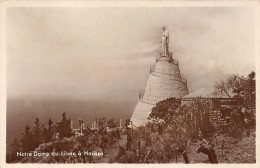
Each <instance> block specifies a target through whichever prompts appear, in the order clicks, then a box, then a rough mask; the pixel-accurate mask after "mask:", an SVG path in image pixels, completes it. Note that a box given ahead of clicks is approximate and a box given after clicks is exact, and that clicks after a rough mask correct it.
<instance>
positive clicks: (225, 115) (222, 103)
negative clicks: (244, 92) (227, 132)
mask: <svg viewBox="0 0 260 168" xmlns="http://www.w3.org/2000/svg"><path fill="white" fill-rule="evenodd" d="M197 99H203V100H206V101H207V102H209V104H210V105H213V106H218V108H216V109H218V110H210V112H209V117H210V123H211V124H212V125H213V126H217V125H227V124H229V122H230V118H231V112H232V110H233V108H234V107H235V106H237V104H238V101H237V99H234V98H230V97H228V96H226V95H224V96H223V95H216V94H214V90H213V89H211V88H202V89H199V90H197V91H194V92H192V93H190V94H188V95H186V96H183V97H182V100H181V103H182V105H187V106H191V105H192V104H193V102H194V101H195V100H197Z"/></svg>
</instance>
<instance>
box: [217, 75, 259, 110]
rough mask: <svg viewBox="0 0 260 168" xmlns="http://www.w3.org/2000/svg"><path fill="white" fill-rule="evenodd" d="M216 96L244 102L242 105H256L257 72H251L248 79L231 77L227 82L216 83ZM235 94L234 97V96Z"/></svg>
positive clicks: (236, 76) (237, 76)
mask: <svg viewBox="0 0 260 168" xmlns="http://www.w3.org/2000/svg"><path fill="white" fill-rule="evenodd" d="M214 87H215V92H214V93H215V95H227V96H228V97H229V98H238V99H241V100H243V102H245V103H242V102H241V105H244V106H245V105H248V104H249V105H250V106H254V105H255V72H254V71H253V72H251V73H250V74H248V76H247V77H243V76H239V75H230V76H228V77H227V78H226V79H225V80H220V81H218V82H216V83H215V85H214ZM232 94H233V95H232Z"/></svg>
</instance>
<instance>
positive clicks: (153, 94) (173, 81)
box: [131, 27, 189, 126]
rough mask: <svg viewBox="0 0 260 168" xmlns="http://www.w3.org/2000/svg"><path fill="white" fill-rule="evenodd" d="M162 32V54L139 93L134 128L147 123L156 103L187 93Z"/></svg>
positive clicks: (134, 115)
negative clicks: (144, 86) (143, 88)
mask: <svg viewBox="0 0 260 168" xmlns="http://www.w3.org/2000/svg"><path fill="white" fill-rule="evenodd" d="M163 31H164V32H163V36H162V53H160V58H158V59H156V63H155V65H153V66H151V68H150V76H149V79H148V82H147V85H146V88H145V90H142V91H140V93H139V100H138V102H137V105H136V107H135V109H134V112H133V115H132V117H131V121H132V122H133V124H134V125H136V126H140V125H143V124H144V123H146V122H147V117H148V116H149V114H150V113H151V111H152V108H153V107H154V106H155V104H156V103H157V102H159V101H162V100H165V99H167V98H170V97H176V98H181V97H183V96H185V95H187V94H188V93H189V92H188V87H187V79H186V78H184V77H183V76H182V75H181V73H180V69H179V65H178V61H177V60H174V59H173V58H172V53H169V52H168V42H169V34H168V31H167V30H166V28H165V27H163Z"/></svg>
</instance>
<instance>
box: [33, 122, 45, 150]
mask: <svg viewBox="0 0 260 168" xmlns="http://www.w3.org/2000/svg"><path fill="white" fill-rule="evenodd" d="M42 128H43V125H41V123H40V120H39V119H38V118H36V119H35V121H34V127H33V130H32V143H33V147H34V148H37V147H38V146H39V144H41V143H42V142H43V139H42Z"/></svg>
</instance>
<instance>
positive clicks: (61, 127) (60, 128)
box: [56, 112, 72, 138]
mask: <svg viewBox="0 0 260 168" xmlns="http://www.w3.org/2000/svg"><path fill="white" fill-rule="evenodd" d="M56 131H57V132H58V133H59V135H60V138H63V137H71V136H72V129H71V120H70V119H67V117H66V113H65V112H64V113H62V120H61V121H60V122H58V123H57V127H56Z"/></svg>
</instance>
